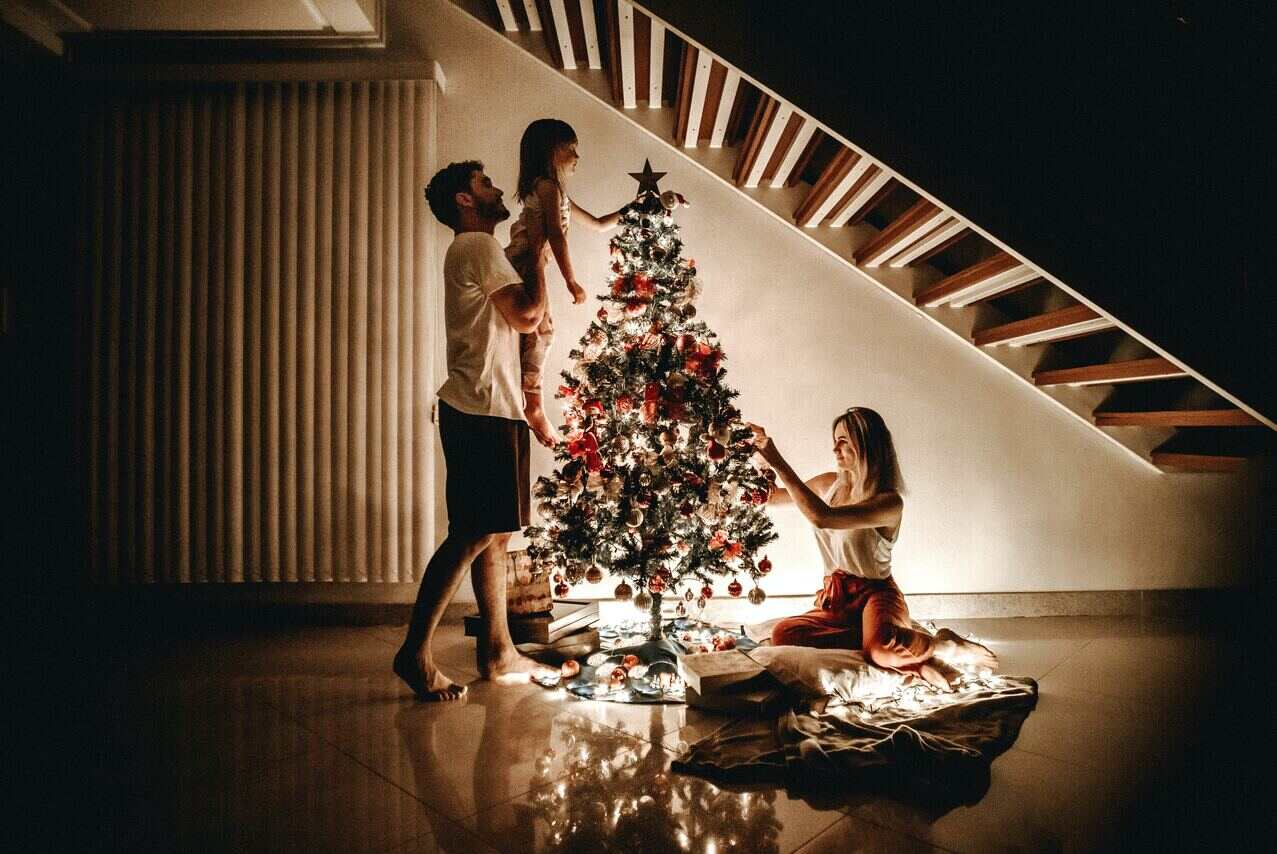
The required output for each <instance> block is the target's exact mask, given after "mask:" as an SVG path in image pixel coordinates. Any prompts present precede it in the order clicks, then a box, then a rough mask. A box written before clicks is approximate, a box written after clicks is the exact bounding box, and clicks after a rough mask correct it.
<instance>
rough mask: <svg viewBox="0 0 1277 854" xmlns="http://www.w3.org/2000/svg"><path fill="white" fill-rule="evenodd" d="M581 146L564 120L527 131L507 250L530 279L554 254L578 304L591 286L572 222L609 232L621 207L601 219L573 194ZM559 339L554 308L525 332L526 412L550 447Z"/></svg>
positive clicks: (539, 122) (521, 144)
mask: <svg viewBox="0 0 1277 854" xmlns="http://www.w3.org/2000/svg"><path fill="white" fill-rule="evenodd" d="M576 146H577V140H576V131H574V130H572V126H571V125H569V124H568V123H567V122H565V121H561V120H559V119H537V120H536V121H534V122H532V124H530V125H528V128H527V130H525V131H524V132H523V139H522V140H521V141H520V142H519V185H518V190H517V194H518V197H519V201H520V202H521V203H522V204H523V210H522V212H520V214H519V218H518V219H517V220H515V221H514V223H513V224H512V225H511V226H510V245H509V246H507V247H506V250H505V252H506V257H507V258H508V259H510V263H511V264H512V265H513V266H514V269H515V270H516V271H517V272H518V273H519V275H520V276H522V277H523V280H524V281H525V282H526V281H530V280H531V277H533V276H537V275H544V270H545V266H546V264H548V263H549V255H550V254H551V253H552V254H553V255H554V259H555V260H556V261H557V262H558V264H559V271H560V272H561V273H562V274H563V280H564V281H565V282H566V283H567V286H568V291H569V293H571V294H572V302H574V303H576V304H578V305H579V304H581V303H583V302H585V289H584V288H582V287H581V285H580V283H578V282H577V280H576V273H575V272H574V271H573V269H572V258H571V257H570V256H569V255H568V241H567V232H568V221H569V220H570V218H571V215H572V214H576V216H577V219H579V220H581V221H582V223H583V224H584V225H586V226H587V227H589V228H592V229H593V230H595V231H607V230H608V229H610V228H614V227H615V226H616V224H617V222H618V221H619V219H620V215H621V211H619V210H618V211H616V212H615V213H611V214H608V215H607V216H604V217H602V218H599V217H596V216H594V215H592V214H591V213H589V212H588V211H586V210H584V209H583V208H581V206H580V205H578V204H576V203H575V202H573V201H572V200H571V199H570V198H568V194H567V179H568V177H569V176H571V175H572V174H573V173H574V172H575V171H576V163H577V161H578V160H579V159H580V155H579V154H577V150H576ZM553 339H554V320H553V319H552V318H551V317H550V312H549V311H546V313H545V316H544V318H543V319H542V320H541V325H540V326H538V327H537V330H536V332H530V333H527V334H525V335H520V336H519V357H520V361H521V363H522V369H523V370H522V373H523V401H524V404H523V414H524V417H525V418H527V419H528V427H529V428H530V429H531V430H532V432H533V434H534V435H535V436H536V437H537V441H539V442H540V443H541V444H543V445H545V446H546V447H554V445H555V444H556V443H557V442H558V440H559V437H558V434H557V433H556V432H555V430H554V428H553V427H552V426H551V425H550V421H549V419H548V418H546V415H545V410H544V409H543V408H542V405H541V370H542V368H543V367H544V366H545V357H546V352H547V351H548V350H549V348H550V343H551V341H553Z"/></svg>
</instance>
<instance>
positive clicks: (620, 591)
mask: <svg viewBox="0 0 1277 854" xmlns="http://www.w3.org/2000/svg"><path fill="white" fill-rule="evenodd" d="M612 595H613V596H614V597H616V600H617V601H618V602H628V601H630V597H631V596H632V595H634V591H633V590H632V589H630V585H628V584H626V583H625V582H624V581H622V582H621V583H620V584H618V585H616V590H614V591H612Z"/></svg>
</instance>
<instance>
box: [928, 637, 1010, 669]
mask: <svg viewBox="0 0 1277 854" xmlns="http://www.w3.org/2000/svg"><path fill="white" fill-rule="evenodd" d="M935 656H936V658H939V659H942V660H944V661H945V662H946V663H948V664H954V665H958V666H970V667H974V668H976V669H977V670H996V669H997V667H998V657H997V656H996V655H994V653H993V650H991V649H989V648H988V647H987V646H984V645H983V644H978V643H976V642H975V641H972V640H967V639H966V638H964V637H963V636H962V635H960V634H958V633H957V632H955V631H953V630H952V629H941V630H940V631H938V632H936V651H935Z"/></svg>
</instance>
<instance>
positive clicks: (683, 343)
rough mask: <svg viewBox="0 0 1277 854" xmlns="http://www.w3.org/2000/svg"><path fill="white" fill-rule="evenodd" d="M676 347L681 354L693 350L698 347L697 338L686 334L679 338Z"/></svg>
mask: <svg viewBox="0 0 1277 854" xmlns="http://www.w3.org/2000/svg"><path fill="white" fill-rule="evenodd" d="M674 346H675V347H676V348H678V351H679V352H680V353H681V352H683V351H685V350H691V349H692V348H694V347H695V346H696V336H695V335H689V334H687V333H684V334H682V335H680V336H678V338H677V339H676V340H675V342H674Z"/></svg>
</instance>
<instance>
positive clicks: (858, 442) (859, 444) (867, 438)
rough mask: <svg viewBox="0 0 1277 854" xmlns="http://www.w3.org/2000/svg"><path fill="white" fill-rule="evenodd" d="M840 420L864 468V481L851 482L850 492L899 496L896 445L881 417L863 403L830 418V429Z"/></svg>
mask: <svg viewBox="0 0 1277 854" xmlns="http://www.w3.org/2000/svg"><path fill="white" fill-rule="evenodd" d="M840 423H842V424H846V425H847V433H848V435H850V436H851V441H852V442H854V443H855V446H856V455H857V457H859V459H860V460H861V464H862V465H863V466H864V468H865V477H864V481H863V482H862V483H853V484H852V494H853V495H854V496H855V497H857V498H859V499H861V500H863V499H865V498H869V497H870V496H873V495H877V494H878V493H880V492H898V493H900V494H902V495H903V494H904V491H905V481H904V477H903V476H902V475H901V474H900V461H899V460H898V459H896V445H895V443H894V442H892V440H891V431H890V430H888V429H887V422H885V421H883V420H882V416H881V415H879V414H878V413H877V412H875V411H874V410H872V409H870V408H869V407H867V406H853V407H851V408H850V409H848V410H847V411H846V412H844V413H843V414H842V415H839V416H838V417H837V418H835V419H834V423H833V425H832V426H831V427H830V428H829V429H830V431H831V432H832V431H833V430H837V429H838V425H839V424H840Z"/></svg>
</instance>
